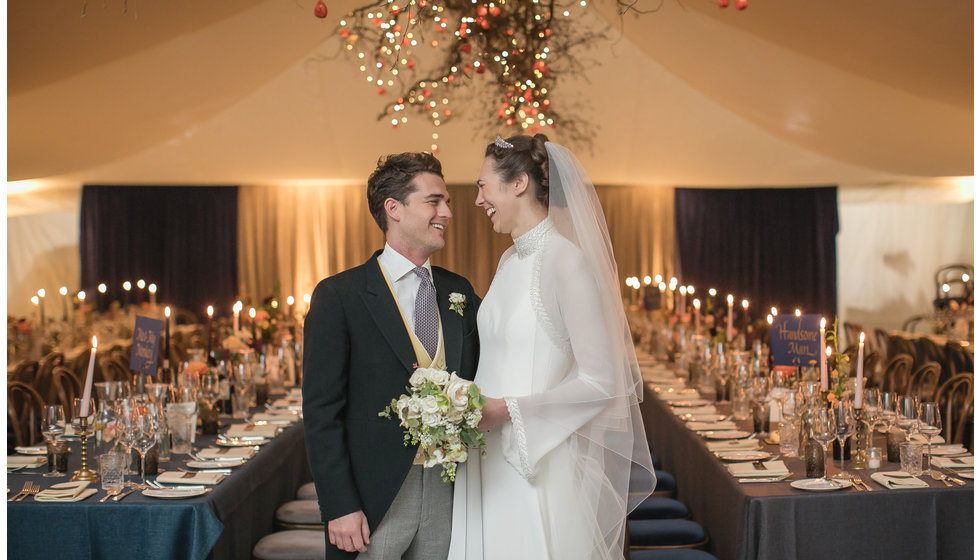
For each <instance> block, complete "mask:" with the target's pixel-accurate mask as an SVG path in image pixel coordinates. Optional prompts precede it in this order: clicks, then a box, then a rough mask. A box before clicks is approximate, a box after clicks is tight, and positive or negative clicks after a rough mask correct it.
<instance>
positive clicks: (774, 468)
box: [727, 460, 790, 484]
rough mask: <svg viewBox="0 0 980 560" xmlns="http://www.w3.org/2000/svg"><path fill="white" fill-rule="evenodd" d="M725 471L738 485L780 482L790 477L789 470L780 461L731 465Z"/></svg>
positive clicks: (759, 461) (758, 461) (760, 461)
mask: <svg viewBox="0 0 980 560" xmlns="http://www.w3.org/2000/svg"><path fill="white" fill-rule="evenodd" d="M727 469H728V472H730V473H731V474H732V476H733V477H735V479H736V480H738V482H739V484H747V483H762V482H781V481H783V480H786V479H787V478H789V476H790V470H789V468H787V467H786V464H785V463H784V462H783V461H780V460H769V461H766V460H757V461H752V462H738V463H732V464H730V465H727Z"/></svg>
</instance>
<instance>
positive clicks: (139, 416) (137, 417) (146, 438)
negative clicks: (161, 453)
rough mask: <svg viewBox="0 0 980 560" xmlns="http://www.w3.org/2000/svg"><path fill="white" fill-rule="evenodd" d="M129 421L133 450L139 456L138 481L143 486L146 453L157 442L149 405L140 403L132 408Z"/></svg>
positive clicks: (144, 481)
mask: <svg viewBox="0 0 980 560" xmlns="http://www.w3.org/2000/svg"><path fill="white" fill-rule="evenodd" d="M130 421H131V423H130V430H131V438H132V444H133V448H134V449H136V452H137V453H139V456H140V481H141V482H143V483H144V484H145V483H146V452H147V451H149V450H150V448H151V447H153V446H154V445H156V442H157V433H156V425H155V424H154V422H153V413H152V412H150V407H149V405H148V404H145V403H141V404H139V405H137V406H135V407H133V412H132V415H131V416H130Z"/></svg>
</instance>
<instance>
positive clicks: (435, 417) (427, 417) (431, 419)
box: [422, 412, 442, 426]
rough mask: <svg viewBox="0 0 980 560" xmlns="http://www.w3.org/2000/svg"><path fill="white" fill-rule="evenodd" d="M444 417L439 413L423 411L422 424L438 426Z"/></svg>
mask: <svg viewBox="0 0 980 560" xmlns="http://www.w3.org/2000/svg"><path fill="white" fill-rule="evenodd" d="M441 418H442V416H441V415H439V414H438V413H432V412H423V413H422V425H423V426H438V425H439V420H440V419H441Z"/></svg>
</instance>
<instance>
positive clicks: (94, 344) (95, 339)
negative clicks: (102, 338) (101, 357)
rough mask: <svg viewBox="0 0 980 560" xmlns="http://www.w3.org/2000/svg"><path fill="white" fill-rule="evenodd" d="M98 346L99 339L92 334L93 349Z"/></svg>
mask: <svg viewBox="0 0 980 560" xmlns="http://www.w3.org/2000/svg"><path fill="white" fill-rule="evenodd" d="M98 347H99V339H98V338H97V337H96V336H95V335H93V336H92V350H95V349H97V348H98Z"/></svg>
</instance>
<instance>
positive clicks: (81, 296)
mask: <svg viewBox="0 0 980 560" xmlns="http://www.w3.org/2000/svg"><path fill="white" fill-rule="evenodd" d="M78 299H79V300H81V301H85V290H82V291H80V292H78Z"/></svg>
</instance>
